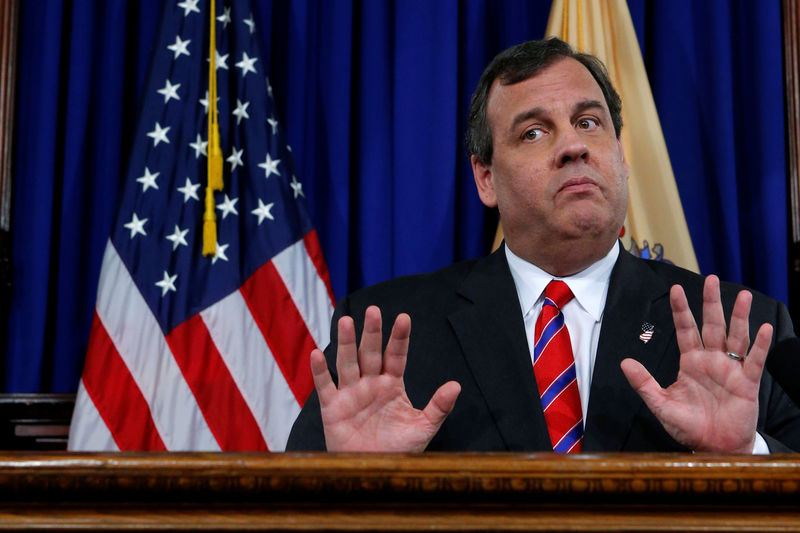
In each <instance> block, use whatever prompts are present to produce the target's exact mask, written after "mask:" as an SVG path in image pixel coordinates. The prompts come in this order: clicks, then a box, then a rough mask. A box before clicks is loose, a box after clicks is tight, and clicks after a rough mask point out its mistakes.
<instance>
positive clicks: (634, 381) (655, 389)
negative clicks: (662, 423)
mask: <svg viewBox="0 0 800 533" xmlns="http://www.w3.org/2000/svg"><path fill="white" fill-rule="evenodd" d="M620 368H622V373H623V374H625V378H626V379H627V380H628V383H630V385H631V387H633V390H635V391H636V392H637V393H638V394H639V396H641V397H642V400H644V403H645V404H647V407H648V408H649V409H650V411H651V412H652V413H653V414H654V415H656V416H658V413H659V412H660V410H661V405H662V404H663V403H664V389H662V388H661V385H659V384H658V382H657V381H656V380H655V379H654V378H653V376H651V375H650V372H648V371H647V369H646V368H645V367H644V366H643V365H642V363H640V362H639V361H637V360H635V359H631V358H628V359H624V360H623V361H622V363H620Z"/></svg>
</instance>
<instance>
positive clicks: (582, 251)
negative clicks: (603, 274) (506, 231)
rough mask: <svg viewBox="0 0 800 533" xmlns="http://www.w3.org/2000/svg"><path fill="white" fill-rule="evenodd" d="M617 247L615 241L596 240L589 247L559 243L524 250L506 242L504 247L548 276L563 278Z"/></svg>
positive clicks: (578, 243) (585, 244) (581, 244)
mask: <svg viewBox="0 0 800 533" xmlns="http://www.w3.org/2000/svg"><path fill="white" fill-rule="evenodd" d="M616 245H617V239H616V238H614V239H613V240H608V239H602V240H601V239H598V240H596V241H595V242H593V243H591V245H587V243H585V242H583V241H581V242H575V243H571V242H564V241H560V242H559V246H556V247H552V248H551V247H547V246H533V247H531V249H526V248H525V247H524V246H518V245H515V243H511V242H506V246H508V247H509V249H510V250H511V251H512V252H514V254H515V255H516V256H518V257H520V258H522V259H524V260H525V261H528V262H529V263H531V264H534V265H536V266H537V267H539V268H541V269H542V270H544V271H545V272H547V273H548V274H550V275H552V276H555V277H559V278H564V277H567V276H572V275H573V274H577V273H578V272H581V271H582V270H585V269H586V268H589V267H590V266H591V265H593V264H594V263H596V262H597V261H599V260H601V259H602V258H603V257H605V256H606V254H607V253H608V252H609V250H611V248H612V247H613V246H616Z"/></svg>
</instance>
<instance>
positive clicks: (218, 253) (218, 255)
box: [211, 243, 230, 265]
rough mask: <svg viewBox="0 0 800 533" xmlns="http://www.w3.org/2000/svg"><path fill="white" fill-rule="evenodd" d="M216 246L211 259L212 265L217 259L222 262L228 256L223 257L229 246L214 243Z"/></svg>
mask: <svg viewBox="0 0 800 533" xmlns="http://www.w3.org/2000/svg"><path fill="white" fill-rule="evenodd" d="M216 245H217V246H216V249H215V250H214V257H212V258H211V264H212V265H213V264H214V263H216V262H217V259H222V260H223V261H227V260H228V256H227V255H225V250H227V249H228V246H230V244H220V243H216Z"/></svg>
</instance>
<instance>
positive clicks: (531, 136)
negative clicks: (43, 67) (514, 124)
mask: <svg viewBox="0 0 800 533" xmlns="http://www.w3.org/2000/svg"><path fill="white" fill-rule="evenodd" d="M543 135H544V130H543V129H541V128H531V129H529V130H526V131H525V133H523V134H522V138H523V139H524V140H526V141H536V140H538V139H539V138H540V137H541V136H543Z"/></svg>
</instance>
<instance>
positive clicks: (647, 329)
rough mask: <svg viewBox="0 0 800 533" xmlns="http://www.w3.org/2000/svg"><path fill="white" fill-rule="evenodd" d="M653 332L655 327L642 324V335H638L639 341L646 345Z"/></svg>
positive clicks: (648, 323)
mask: <svg viewBox="0 0 800 533" xmlns="http://www.w3.org/2000/svg"><path fill="white" fill-rule="evenodd" d="M655 330H656V327H655V326H654V325H653V324H651V323H650V322H644V323H642V334H641V335H639V340H640V341H642V342H643V343H645V344H647V342H648V341H649V340H650V339H651V338H652V337H653V332H654V331H655Z"/></svg>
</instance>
